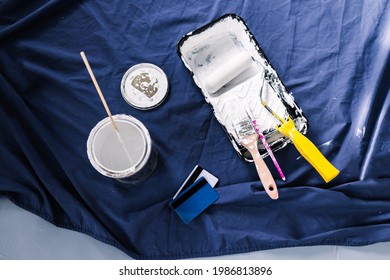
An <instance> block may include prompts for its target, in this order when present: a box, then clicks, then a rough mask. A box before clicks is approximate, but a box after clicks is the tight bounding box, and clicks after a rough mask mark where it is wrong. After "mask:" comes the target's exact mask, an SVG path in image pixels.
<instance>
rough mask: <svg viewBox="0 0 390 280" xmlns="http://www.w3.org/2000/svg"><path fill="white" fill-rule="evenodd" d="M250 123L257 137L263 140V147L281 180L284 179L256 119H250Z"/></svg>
mask: <svg viewBox="0 0 390 280" xmlns="http://www.w3.org/2000/svg"><path fill="white" fill-rule="evenodd" d="M252 124H253V127H254V129H255V130H256V132H257V134H258V135H259V138H260V139H261V142H263V145H264V147H265V149H266V150H267V152H268V154H269V156H270V157H271V159H272V161H273V162H274V165H275V167H276V169H277V170H278V172H279V174H280V177H281V178H282V180H283V181H285V180H286V177H285V176H284V174H283V171H282V169H281V168H280V166H279V163H278V161H277V160H276V158H275V156H274V153H273V152H272V150H271V147H270V146H269V145H268V143H267V140H265V137H264V134H263V133H262V132H261V130H260V129H259V127H258V126H257V122H256V120H252Z"/></svg>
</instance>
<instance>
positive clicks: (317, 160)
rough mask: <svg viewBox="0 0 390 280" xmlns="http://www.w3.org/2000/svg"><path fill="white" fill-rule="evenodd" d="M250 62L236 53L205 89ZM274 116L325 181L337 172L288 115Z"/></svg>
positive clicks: (222, 82)
mask: <svg viewBox="0 0 390 280" xmlns="http://www.w3.org/2000/svg"><path fill="white" fill-rule="evenodd" d="M251 63H252V57H251V56H250V55H249V54H248V53H247V52H246V51H242V52H240V53H238V54H237V55H236V56H234V57H232V58H230V59H229V60H228V61H227V62H226V63H225V64H223V65H222V66H220V67H219V68H218V69H217V70H216V71H215V72H213V73H211V74H210V75H209V76H208V77H207V79H206V81H205V83H204V87H205V89H206V90H207V91H208V92H210V93H214V92H216V91H218V90H219V89H221V88H222V87H223V86H224V85H226V84H227V83H229V82H230V81H232V80H233V79H234V78H236V77H237V76H238V75H240V74H242V73H243V72H244V71H245V70H247V69H248V68H249V67H250V66H251ZM259 97H260V101H261V102H262V104H263V106H264V107H265V108H266V109H267V110H268V111H269V112H270V113H271V114H272V115H273V116H275V112H274V111H273V110H272V109H271V108H269V107H268V106H267V105H266V103H265V102H263V100H261V93H260V96H259ZM275 117H276V118H277V119H278V120H279V121H280V125H279V126H278V127H276V129H277V130H278V131H279V132H281V133H282V134H283V135H285V136H286V137H288V138H289V139H290V140H291V141H292V143H293V144H294V146H295V147H296V149H297V150H298V151H299V153H300V154H301V155H302V156H303V157H304V158H305V159H306V160H307V161H308V162H309V163H310V164H311V165H312V166H313V167H314V168H315V169H316V170H317V172H318V173H319V174H320V175H321V177H322V178H323V179H324V180H325V182H327V183H328V182H329V181H331V180H332V179H333V178H335V177H336V176H337V175H338V174H339V170H337V169H336V168H335V167H334V166H333V165H332V164H331V163H330V162H329V161H328V160H327V159H326V158H325V157H324V155H323V154H322V153H321V152H320V151H319V150H318V148H317V147H316V146H315V145H314V144H313V143H312V142H311V141H310V140H309V139H308V138H307V137H306V136H304V135H303V134H302V133H300V132H299V130H298V129H297V128H296V127H295V124H294V122H293V120H291V118H290V117H289V119H288V120H287V121H286V120H284V119H281V118H280V117H279V116H277V115H276V116H275Z"/></svg>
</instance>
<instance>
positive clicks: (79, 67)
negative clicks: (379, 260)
mask: <svg viewBox="0 0 390 280" xmlns="http://www.w3.org/2000/svg"><path fill="white" fill-rule="evenodd" d="M226 13H236V14H238V15H239V16H241V17H242V18H243V19H244V20H245V22H246V24H247V25H248V27H249V28H250V30H251V31H252V33H253V34H254V36H255V37H256V39H257V41H258V42H259V43H260V45H261V47H262V48H263V50H264V52H265V53H266V55H267V57H268V58H269V60H270V61H271V63H272V65H273V66H274V68H275V69H276V70H277V72H278V73H279V76H280V78H281V79H282V80H283V81H284V83H285V84H286V86H287V88H288V89H289V90H291V91H292V92H293V94H294V97H295V99H296V101H297V103H298V104H299V106H300V107H301V108H302V109H303V111H304V113H305V115H306V117H307V118H308V120H309V130H308V132H307V137H308V138H309V139H311V140H312V142H313V143H315V144H316V146H318V147H319V149H320V150H321V151H322V152H323V154H324V155H325V156H326V157H327V158H328V159H329V160H330V161H331V162H332V163H333V164H334V165H335V166H336V167H337V168H338V169H339V170H340V175H339V176H338V177H337V178H336V179H334V180H333V181H331V182H330V183H328V184H325V183H324V181H323V180H322V178H321V177H320V176H319V175H318V174H317V173H316V171H315V170H314V169H313V168H312V167H311V166H310V165H309V164H308V163H307V162H306V161H305V160H304V159H303V158H302V157H300V155H299V153H298V152H297V151H296V149H295V148H294V146H293V145H288V146H287V147H285V148H284V149H282V150H280V151H278V152H276V153H275V156H276V157H277V159H278V161H279V163H280V165H281V167H282V169H283V171H284V173H285V175H286V177H287V180H286V181H285V182H283V181H281V180H277V183H278V186H279V196H280V198H279V199H278V200H277V201H273V200H271V199H270V198H269V197H268V196H267V195H266V193H265V191H264V190H263V189H262V186H261V185H260V182H259V180H258V178H257V173H256V170H255V167H254V166H253V165H252V164H248V163H245V162H243V161H242V160H241V159H240V158H239V157H238V155H237V154H236V152H235V151H234V149H233V148H232V146H231V144H230V142H229V140H228V138H227V137H226V135H225V134H224V132H223V130H222V128H221V126H220V125H219V123H218V122H217V121H216V119H215V117H214V116H213V114H212V111H211V109H210V107H209V105H208V104H207V103H206V102H205V100H204V98H203V96H202V94H201V91H200V89H199V88H197V87H196V85H195V83H194V82H193V80H192V78H191V75H190V73H189V72H188V71H187V70H186V68H185V66H184V65H183V63H182V61H181V60H180V58H179V56H178V54H177V52H176V44H177V42H178V41H179V39H180V38H181V36H183V35H185V34H186V33H187V32H190V31H192V30H194V29H197V28H199V27H200V26H203V25H204V24H207V23H209V22H210V21H212V20H214V19H216V18H218V17H220V16H222V15H224V14H226ZM389 50H390V4H389V1H386V0H377V1H364V0H356V1H345V0H336V1H307V0H300V1H288V0H276V1H265V0H262V1H254V0H253V1H249V0H248V1H219V0H218V1H206V0H201V1H176V0H175V1H161V0H153V1H151V0H149V1H141V2H140V1H124V0H113V1H100V0H97V1H96V0H95V1H90V0H84V1H74V0H73V1H70V0H67V1H65V0H52V1H48V0H46V1H27V2H26V1H21V0H12V1H11V0H4V1H1V2H0V119H1V121H0V162H1V166H0V167H1V168H0V195H2V196H4V197H8V198H9V199H11V200H12V201H13V202H15V203H16V204H17V205H19V206H21V207H23V208H25V209H27V210H29V211H31V212H33V213H35V214H37V215H39V216H41V217H43V218H44V219H46V220H48V221H50V222H52V223H53V224H55V225H57V226H60V227H63V228H67V229H72V230H75V231H79V232H83V233H86V234H88V235H90V236H93V237H94V238H96V239H98V240H100V241H103V242H105V243H108V244H111V245H113V246H116V247H117V248H119V249H121V250H123V251H124V252H125V253H127V254H128V255H129V256H131V257H133V258H137V259H175V258H190V257H201V256H214V255H222V254H233V253H241V252H248V251H254V250H265V249H271V248H280V247H291V246H312V245H350V246H358V245H366V244H372V243H376V242H383V241H390V161H389V151H390V140H389V139H390V129H389V127H390V126H389V121H390V116H389V104H390V95H389V83H390V79H389V77H390V65H389V53H390V52H389ZM80 51H85V53H86V54H87V56H88V58H89V62H90V64H91V66H92V68H93V70H94V73H95V75H96V78H97V80H98V82H99V84H100V87H101V88H102V91H103V93H104V94H105V97H106V100H107V103H108V105H109V106H110V109H111V112H112V113H113V114H130V115H133V116H134V117H136V118H137V119H139V120H140V121H142V122H143V123H144V124H145V126H146V127H147V128H148V129H149V132H150V134H151V137H152V138H153V140H154V143H155V145H156V147H157V149H158V151H159V162H158V165H157V168H156V170H155V172H154V173H153V175H152V176H151V177H150V178H149V179H148V180H146V181H144V182H142V183H139V184H137V185H135V186H129V185H126V184H123V183H120V182H119V181H116V180H114V179H109V178H106V177H104V176H102V175H100V174H99V173H98V172H97V171H95V169H93V167H92V166H91V164H90V163H89V161H88V158H87V154H86V141H87V138H88V134H89V131H90V130H91V129H92V128H93V127H94V125H95V124H96V123H97V122H98V121H100V120H101V119H103V118H104V117H106V113H105V110H104V107H103V106H102V104H101V102H100V99H99V97H98V95H97V93H96V91H95V89H94V87H93V84H92V82H91V80H90V77H89V75H88V72H87V70H86V68H85V66H84V64H83V62H82V59H81V57H80V54H79V53H80ZM143 62H149V63H153V64H156V65H158V66H159V67H161V68H162V69H163V70H164V71H165V72H166V74H167V76H168V79H169V82H170V86H171V87H170V92H169V96H168V98H167V100H166V101H165V102H164V103H163V104H162V105H161V106H159V107H158V108H155V109H153V110H150V111H139V110H136V109H134V108H132V107H130V106H129V105H128V104H127V103H126V102H125V101H124V99H123V98H122V96H121V93H120V81H121V79H122V76H123V74H124V73H125V72H126V70H127V69H128V68H130V67H131V66H133V65H135V64H137V63H143ZM266 163H267V164H268V166H269V167H270V169H271V171H272V172H273V174H274V177H275V178H279V177H278V173H277V171H276V169H275V168H273V165H272V161H271V160H270V159H269V158H266ZM196 164H199V165H201V166H202V167H203V168H205V169H206V170H208V171H210V172H211V173H213V174H214V175H215V176H217V177H218V178H219V179H220V181H219V184H218V185H217V186H216V190H217V192H218V194H219V195H220V199H219V200H218V201H217V202H216V203H214V204H213V205H212V206H211V207H209V208H208V209H207V210H206V211H205V212H204V213H202V214H201V215H200V216H199V217H197V218H196V219H195V220H194V221H192V222H191V223H190V224H189V225H185V224H184V223H183V222H182V221H181V220H180V219H179V217H178V216H177V215H176V214H175V213H174V211H173V210H172V209H171V208H170V207H169V202H170V200H171V198H172V196H173V195H174V194H175V192H176V191H177V189H178V188H179V186H180V185H181V183H182V182H183V181H184V179H185V178H186V177H187V175H188V174H189V173H190V171H191V170H192V169H193V167H194V166H195V165H196Z"/></svg>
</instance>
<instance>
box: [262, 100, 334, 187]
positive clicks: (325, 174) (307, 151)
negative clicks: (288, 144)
mask: <svg viewBox="0 0 390 280" xmlns="http://www.w3.org/2000/svg"><path fill="white" fill-rule="evenodd" d="M260 99H261V96H260ZM261 104H262V105H263V106H264V108H265V109H267V111H268V112H270V113H271V114H272V115H273V116H274V117H275V118H276V119H277V120H279V122H280V123H281V124H280V125H278V126H277V127H276V129H277V130H278V131H279V132H280V133H282V134H283V135H285V136H286V137H288V138H289V139H290V140H291V141H292V143H293V144H294V146H295V147H296V149H297V150H298V152H299V153H300V154H301V155H302V156H303V157H304V158H305V159H306V160H307V161H308V162H309V163H310V164H311V165H312V166H313V167H314V168H315V169H316V170H317V172H318V173H319V174H320V175H321V177H322V178H323V179H324V180H325V182H326V183H328V182H330V181H331V180H333V179H334V178H335V177H336V176H337V175H338V174H339V170H337V169H336V167H334V166H333V165H332V164H331V163H330V162H329V161H328V160H327V159H326V158H325V157H324V155H323V154H322V153H321V152H320V151H319V150H318V148H317V147H316V146H315V145H314V144H313V143H312V142H311V141H310V140H309V139H308V138H307V137H306V136H304V135H303V134H302V133H300V132H299V130H298V129H297V128H296V127H295V124H294V121H293V120H292V119H291V117H290V116H288V120H285V119H284V118H281V117H280V116H279V115H278V114H277V113H276V112H275V111H274V110H272V109H271V108H270V107H269V106H268V105H267V103H266V102H265V101H264V100H261Z"/></svg>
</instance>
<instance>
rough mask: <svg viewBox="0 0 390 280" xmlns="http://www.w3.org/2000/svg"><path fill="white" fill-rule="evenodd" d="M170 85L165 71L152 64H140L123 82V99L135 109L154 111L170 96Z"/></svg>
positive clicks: (127, 73) (131, 69)
mask: <svg viewBox="0 0 390 280" xmlns="http://www.w3.org/2000/svg"><path fill="white" fill-rule="evenodd" d="M168 91H169V83H168V78H167V76H166V75H165V73H164V71H163V70H161V68H159V67H158V66H156V65H154V64H151V63H140V64H136V65H134V66H133V67H131V68H130V69H129V70H127V71H126V73H125V74H124V76H123V78H122V82H121V92H122V96H123V98H124V99H125V100H126V102H127V103H129V104H130V105H131V106H133V107H134V108H137V109H140V110H148V109H153V108H155V107H157V106H158V105H160V104H161V103H162V102H163V101H164V100H165V98H166V96H167V95H168Z"/></svg>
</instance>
